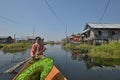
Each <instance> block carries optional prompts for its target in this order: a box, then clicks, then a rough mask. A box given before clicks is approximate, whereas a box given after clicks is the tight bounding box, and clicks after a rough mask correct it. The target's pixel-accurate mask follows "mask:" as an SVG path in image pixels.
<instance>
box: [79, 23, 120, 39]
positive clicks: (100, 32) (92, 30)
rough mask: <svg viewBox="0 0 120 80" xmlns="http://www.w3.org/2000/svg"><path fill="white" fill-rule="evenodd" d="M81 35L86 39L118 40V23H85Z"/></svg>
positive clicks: (119, 26)
mask: <svg viewBox="0 0 120 80" xmlns="http://www.w3.org/2000/svg"><path fill="white" fill-rule="evenodd" d="M81 35H83V36H84V38H86V39H88V40H108V41H109V40H118V39H120V24H103V23H99V24H97V23H95V24H94V23H87V24H86V26H85V29H84V31H83V32H82V33H81Z"/></svg>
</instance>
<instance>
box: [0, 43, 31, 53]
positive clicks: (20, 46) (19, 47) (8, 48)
mask: <svg viewBox="0 0 120 80" xmlns="http://www.w3.org/2000/svg"><path fill="white" fill-rule="evenodd" d="M31 45H32V44H31V43H25V42H23V43H12V44H4V45H3V47H2V50H3V51H4V52H19V51H24V50H26V49H27V48H28V47H30V46H31Z"/></svg>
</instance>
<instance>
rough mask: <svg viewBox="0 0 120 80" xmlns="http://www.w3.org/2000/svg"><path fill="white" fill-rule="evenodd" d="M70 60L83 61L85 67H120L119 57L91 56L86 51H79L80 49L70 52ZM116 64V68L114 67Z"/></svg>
mask: <svg viewBox="0 0 120 80" xmlns="http://www.w3.org/2000/svg"><path fill="white" fill-rule="evenodd" d="M71 59H72V60H79V61H84V62H85V64H86V67H87V69H91V68H93V67H94V68H95V67H99V68H106V67H112V68H115V69H119V68H120V67H119V66H120V59H104V58H91V57H90V56H88V55H87V54H86V53H81V52H80V51H72V52H71ZM116 66H117V68H116Z"/></svg>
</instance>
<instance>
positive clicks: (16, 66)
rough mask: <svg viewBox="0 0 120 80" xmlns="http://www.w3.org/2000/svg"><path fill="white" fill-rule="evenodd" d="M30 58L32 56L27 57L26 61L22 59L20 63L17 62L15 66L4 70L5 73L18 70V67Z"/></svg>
mask: <svg viewBox="0 0 120 80" xmlns="http://www.w3.org/2000/svg"><path fill="white" fill-rule="evenodd" d="M28 60H30V58H28V59H26V60H25V61H21V62H19V63H18V64H16V65H15V66H13V67H11V68H9V69H8V70H6V71H4V72H2V73H3V74H4V73H12V72H13V71H14V70H16V69H17V68H18V67H20V66H21V65H22V64H24V63H25V62H27V61H28Z"/></svg>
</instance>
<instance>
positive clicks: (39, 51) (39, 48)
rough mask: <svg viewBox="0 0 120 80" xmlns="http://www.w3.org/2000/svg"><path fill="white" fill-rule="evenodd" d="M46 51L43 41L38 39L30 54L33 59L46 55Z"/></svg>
mask: <svg viewBox="0 0 120 80" xmlns="http://www.w3.org/2000/svg"><path fill="white" fill-rule="evenodd" d="M45 50H46V48H45V47H44V44H43V39H41V38H40V37H36V43H34V44H33V45H32V48H31V52H30V55H31V57H32V58H36V57H37V56H39V55H44V53H43V52H44V51H45Z"/></svg>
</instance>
